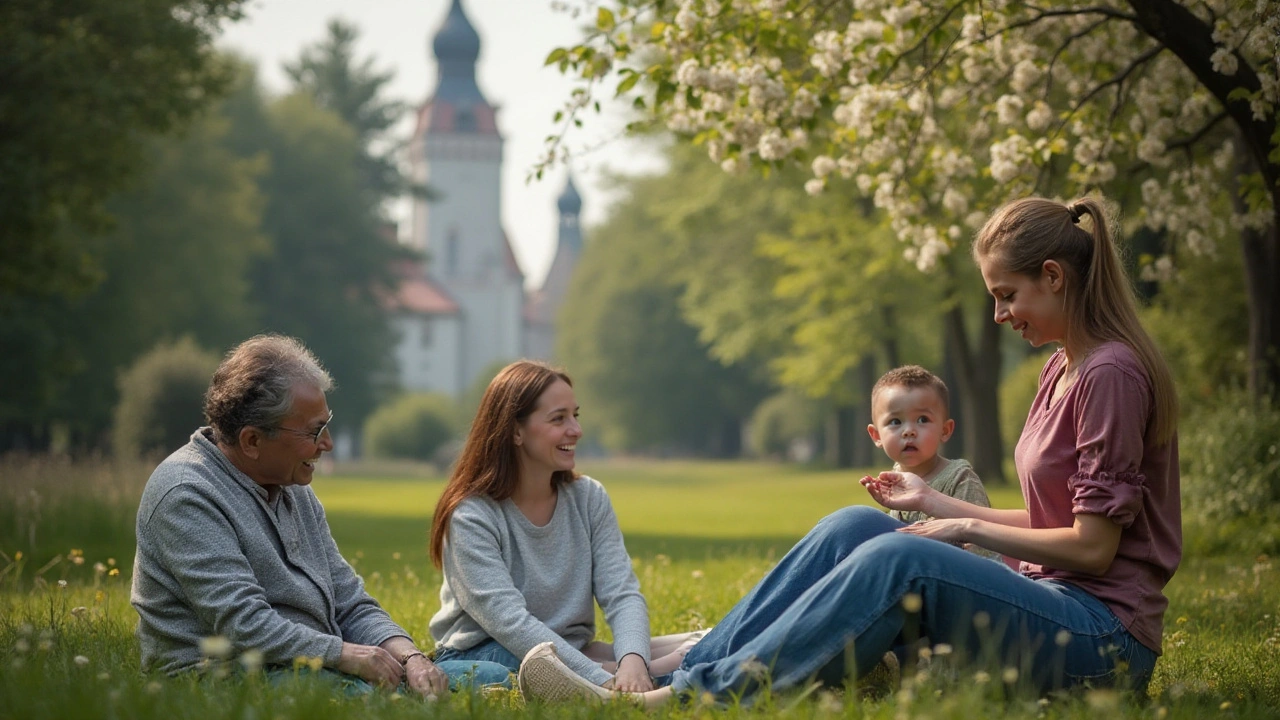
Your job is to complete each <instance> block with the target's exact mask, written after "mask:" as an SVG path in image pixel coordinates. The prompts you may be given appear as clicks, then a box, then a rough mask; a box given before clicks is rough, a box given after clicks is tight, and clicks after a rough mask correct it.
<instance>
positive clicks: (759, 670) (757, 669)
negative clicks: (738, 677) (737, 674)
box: [738, 657, 769, 680]
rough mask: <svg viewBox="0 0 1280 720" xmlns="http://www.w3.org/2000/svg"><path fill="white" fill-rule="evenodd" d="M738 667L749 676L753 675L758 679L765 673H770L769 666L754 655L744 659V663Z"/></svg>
mask: <svg viewBox="0 0 1280 720" xmlns="http://www.w3.org/2000/svg"><path fill="white" fill-rule="evenodd" d="M738 669H739V670H741V671H742V672H743V673H744V674H745V675H747V676H748V677H753V678H755V679H757V680H762V679H764V676H765V675H768V674H769V668H767V667H765V664H764V663H762V662H760V661H759V660H757V659H755V658H754V657H751V658H748V659H746V660H743V661H742V664H741V665H739V666H738Z"/></svg>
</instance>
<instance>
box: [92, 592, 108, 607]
mask: <svg viewBox="0 0 1280 720" xmlns="http://www.w3.org/2000/svg"><path fill="white" fill-rule="evenodd" d="M106 600H107V594H106V593H104V592H102V591H101V590H99V591H97V592H95V593H94V594H93V601H94V602H96V603H98V604H99V605H101V604H102V603H104V602H106Z"/></svg>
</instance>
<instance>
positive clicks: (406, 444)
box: [364, 393, 457, 461]
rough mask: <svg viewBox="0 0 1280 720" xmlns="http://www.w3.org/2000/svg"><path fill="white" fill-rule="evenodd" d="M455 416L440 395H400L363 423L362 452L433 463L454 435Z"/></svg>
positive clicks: (451, 408)
mask: <svg viewBox="0 0 1280 720" xmlns="http://www.w3.org/2000/svg"><path fill="white" fill-rule="evenodd" d="M456 414H457V413H456V410H455V409H454V405H453V401H452V400H450V399H449V398H447V397H445V396H443V395H438V394H434V393H411V394H407V395H402V396H400V397H398V398H396V399H395V400H392V401H391V402H390V403H387V404H386V405H383V406H382V407H380V408H378V409H377V410H376V411H374V413H373V414H372V415H370V416H369V419H368V420H366V421H365V423H364V450H365V453H366V454H368V455H369V456H370V457H374V458H394V459H402V460H426V461H435V460H436V459H437V457H436V455H437V453H438V452H439V451H440V450H441V449H442V448H444V447H445V445H446V444H447V443H448V442H449V440H450V439H451V438H453V436H454V435H455V434H456V421H455V418H456Z"/></svg>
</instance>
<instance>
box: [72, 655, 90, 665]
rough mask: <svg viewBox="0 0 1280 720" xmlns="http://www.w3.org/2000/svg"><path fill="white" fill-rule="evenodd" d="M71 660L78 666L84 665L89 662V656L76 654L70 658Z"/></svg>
mask: <svg viewBox="0 0 1280 720" xmlns="http://www.w3.org/2000/svg"><path fill="white" fill-rule="evenodd" d="M72 662H74V663H75V664H77V665H79V666H80V667H84V666H85V665H88V664H89V658H87V657H85V656H84V655H77V656H75V657H74V658H72Z"/></svg>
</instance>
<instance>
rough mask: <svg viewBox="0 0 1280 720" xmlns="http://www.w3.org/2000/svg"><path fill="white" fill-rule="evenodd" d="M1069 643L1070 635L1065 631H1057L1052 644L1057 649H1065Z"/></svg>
mask: <svg viewBox="0 0 1280 720" xmlns="http://www.w3.org/2000/svg"><path fill="white" fill-rule="evenodd" d="M1069 642H1071V633H1070V632H1068V631H1066V630H1059V631H1058V634H1057V635H1054V636H1053V643H1054V644H1055V645H1057V646H1058V647H1066V646H1067V643H1069Z"/></svg>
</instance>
